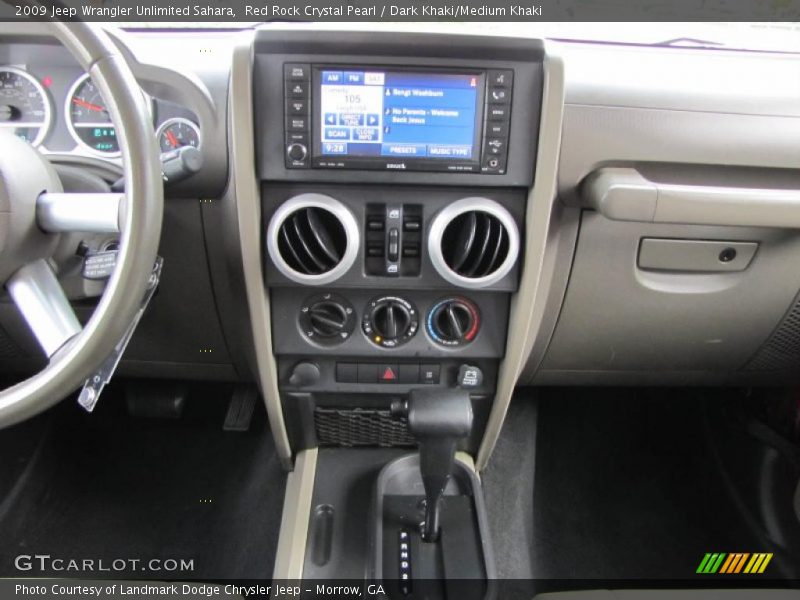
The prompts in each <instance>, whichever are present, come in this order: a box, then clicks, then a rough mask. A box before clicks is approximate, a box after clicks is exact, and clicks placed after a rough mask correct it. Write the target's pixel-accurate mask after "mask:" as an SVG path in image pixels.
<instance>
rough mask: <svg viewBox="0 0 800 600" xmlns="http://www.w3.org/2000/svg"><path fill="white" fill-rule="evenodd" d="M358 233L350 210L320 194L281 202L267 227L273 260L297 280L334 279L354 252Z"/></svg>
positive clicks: (350, 261)
mask: <svg viewBox="0 0 800 600" xmlns="http://www.w3.org/2000/svg"><path fill="white" fill-rule="evenodd" d="M358 245H359V233H358V226H357V225H356V221H355V219H354V218H353V215H352V213H351V212H350V211H349V210H348V209H347V208H346V207H345V206H344V205H343V204H342V203H341V202H339V201H338V200H334V199H333V198H331V197H329V196H324V195H322V194H301V195H300V196H295V197H294V198H292V199H290V200H287V201H286V202H284V203H283V204H282V205H281V206H280V207H279V208H278V210H277V211H276V212H275V214H274V215H273V217H272V219H271V220H270V223H269V228H268V231H267V249H268V252H269V255H270V257H271V258H272V261H273V263H274V264H275V266H276V267H277V268H278V270H279V271H280V272H281V273H283V274H284V275H285V276H286V277H288V278H289V279H291V280H292V281H295V282H297V283H304V284H309V285H324V284H327V283H330V282H332V281H335V280H336V279H338V278H339V277H341V276H342V275H344V273H345V272H346V271H347V270H348V269H349V268H350V267H351V266H352V265H353V263H354V262H355V259H356V256H357V255H358Z"/></svg>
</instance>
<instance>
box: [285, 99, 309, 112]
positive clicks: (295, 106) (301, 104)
mask: <svg viewBox="0 0 800 600" xmlns="http://www.w3.org/2000/svg"><path fill="white" fill-rule="evenodd" d="M286 114H288V115H307V114H308V102H306V101H305V100H287V101H286Z"/></svg>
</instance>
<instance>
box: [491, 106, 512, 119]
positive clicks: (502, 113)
mask: <svg viewBox="0 0 800 600" xmlns="http://www.w3.org/2000/svg"><path fill="white" fill-rule="evenodd" d="M489 120H490V121H507V120H508V106H503V105H502V104H490V105H489Z"/></svg>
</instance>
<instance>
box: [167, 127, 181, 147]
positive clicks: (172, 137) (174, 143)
mask: <svg viewBox="0 0 800 600" xmlns="http://www.w3.org/2000/svg"><path fill="white" fill-rule="evenodd" d="M167 141H168V142H169V145H170V146H172V147H173V148H177V147H178V138H176V137H175V134H174V133H172V132H171V131H167Z"/></svg>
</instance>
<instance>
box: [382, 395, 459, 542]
mask: <svg viewBox="0 0 800 600" xmlns="http://www.w3.org/2000/svg"><path fill="white" fill-rule="evenodd" d="M392 413H393V414H394V415H396V416H400V417H405V418H406V419H407V420H408V430H409V431H410V432H411V435H413V436H414V437H415V438H416V439H417V441H418V442H419V455H420V460H419V467H420V474H421V476H422V484H423V485H424V486H425V521H424V522H423V527H422V539H423V540H424V541H426V542H436V540H438V539H439V510H440V507H441V501H442V496H443V495H444V490H445V488H446V487H447V482H448V481H449V480H450V477H451V476H452V474H453V462H454V461H455V457H456V445H457V444H458V442H459V441H460V440H462V439H463V438H466V437H467V436H468V435H469V432H470V430H471V429H472V404H471V403H470V400H469V394H467V393H466V392H463V391H458V390H456V391H450V390H448V391H441V392H439V391H430V390H414V391H413V392H411V396H410V398H409V399H408V401H406V402H403V401H398V402H396V403H394V404H393V405H392Z"/></svg>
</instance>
